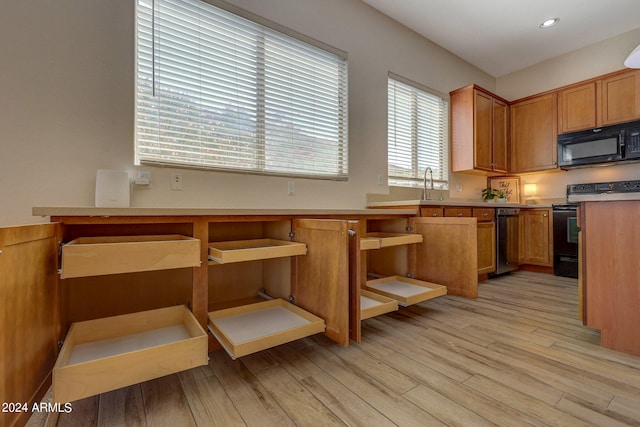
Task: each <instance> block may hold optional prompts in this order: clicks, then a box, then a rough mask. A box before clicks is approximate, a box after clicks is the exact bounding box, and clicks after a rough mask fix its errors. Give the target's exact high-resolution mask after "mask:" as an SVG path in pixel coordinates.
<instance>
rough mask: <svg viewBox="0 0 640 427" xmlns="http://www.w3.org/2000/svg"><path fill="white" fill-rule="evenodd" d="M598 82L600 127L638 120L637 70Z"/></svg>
mask: <svg viewBox="0 0 640 427" xmlns="http://www.w3.org/2000/svg"><path fill="white" fill-rule="evenodd" d="M598 82H599V84H600V85H601V88H600V93H601V100H602V126H608V125H612V124H616V123H623V122H628V121H632V120H637V119H639V118H640V71H639V70H628V71H625V72H623V73H620V74H615V75H612V76H610V77H606V78H603V79H602V80H599V81H598ZM598 126H600V124H598Z"/></svg>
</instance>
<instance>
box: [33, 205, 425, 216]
mask: <svg viewBox="0 0 640 427" xmlns="http://www.w3.org/2000/svg"><path fill="white" fill-rule="evenodd" d="M32 214H33V215H34V216H93V217H110V216H314V215H316V216H320V217H323V216H352V217H358V216H368V215H399V216H403V215H404V216H406V215H416V214H417V212H416V210H415V209H216V208H136V207H133V208H96V207H89V206H86V207H83V206H79V207H66V206H48V207H47V206H45V207H42V206H38V207H34V208H32Z"/></svg>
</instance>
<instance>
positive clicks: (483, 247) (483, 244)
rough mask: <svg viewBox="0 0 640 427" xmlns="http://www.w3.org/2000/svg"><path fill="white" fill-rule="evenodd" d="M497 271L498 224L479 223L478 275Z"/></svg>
mask: <svg viewBox="0 0 640 427" xmlns="http://www.w3.org/2000/svg"><path fill="white" fill-rule="evenodd" d="M494 271H496V224H495V223H494V222H479V223H478V274H487V273H493V272H494Z"/></svg>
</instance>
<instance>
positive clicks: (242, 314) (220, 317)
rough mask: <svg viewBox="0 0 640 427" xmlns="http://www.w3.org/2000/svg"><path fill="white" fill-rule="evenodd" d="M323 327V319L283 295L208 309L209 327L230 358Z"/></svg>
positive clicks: (316, 331)
mask: <svg viewBox="0 0 640 427" xmlns="http://www.w3.org/2000/svg"><path fill="white" fill-rule="evenodd" d="M324 329H325V324H324V320H322V319H321V318H319V317H317V316H315V315H313V314H311V313H309V312H307V311H305V310H303V309H302V308H300V307H297V306H295V305H293V304H290V303H288V302H287V301H285V300H283V299H273V300H269V301H262V302H258V303H255V304H248V305H244V306H240V307H233V308H228V309H224V310H218V311H212V312H210V313H209V330H210V331H211V333H212V334H213V336H214V337H216V339H217V340H218V341H219V342H220V344H221V345H222V347H223V348H224V349H225V350H226V351H227V353H229V356H231V358H232V359H234V360H235V359H236V358H238V357H242V356H246V355H247V354H251V353H255V352H257V351H261V350H265V349H267V348H271V347H275V346H277V345H280V344H284V343H287V342H290V341H294V340H297V339H300V338H304V337H307V336H309V335H314V334H317V333H320V332H324Z"/></svg>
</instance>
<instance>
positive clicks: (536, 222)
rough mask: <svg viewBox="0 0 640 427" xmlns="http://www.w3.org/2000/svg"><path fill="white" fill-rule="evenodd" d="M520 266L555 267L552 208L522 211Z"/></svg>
mask: <svg viewBox="0 0 640 427" xmlns="http://www.w3.org/2000/svg"><path fill="white" fill-rule="evenodd" d="M519 241H520V243H519V244H520V248H519V258H520V264H530V265H538V266H542V267H553V216H552V210H551V208H541V209H521V210H520V236H519Z"/></svg>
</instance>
